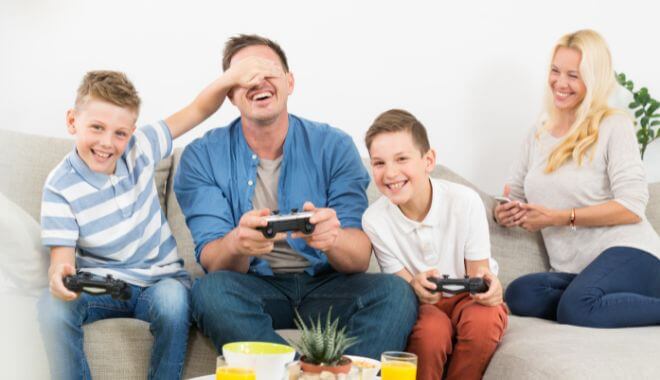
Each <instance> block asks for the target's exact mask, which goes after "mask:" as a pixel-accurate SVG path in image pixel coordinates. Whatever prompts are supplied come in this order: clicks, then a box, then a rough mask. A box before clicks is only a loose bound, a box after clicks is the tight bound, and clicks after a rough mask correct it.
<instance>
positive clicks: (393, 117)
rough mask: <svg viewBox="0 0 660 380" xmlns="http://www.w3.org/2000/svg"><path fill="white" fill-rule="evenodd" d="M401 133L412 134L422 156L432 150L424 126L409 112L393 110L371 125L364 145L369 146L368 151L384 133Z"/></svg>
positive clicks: (380, 116) (386, 112)
mask: <svg viewBox="0 0 660 380" xmlns="http://www.w3.org/2000/svg"><path fill="white" fill-rule="evenodd" d="M401 131H405V132H408V133H410V135H411V136H412V139H413V143H414V144H415V146H416V147H417V148H418V149H419V151H420V152H421V153H422V154H425V153H426V152H428V151H429V149H431V144H429V138H428V136H427V134H426V128H424V125H422V123H421V122H420V121H419V120H417V119H416V118H415V116H413V115H412V114H411V113H410V112H408V111H404V110H399V109H391V110H389V111H385V112H383V113H381V114H380V115H379V116H378V117H377V118H376V120H374V122H373V124H371V127H369V130H367V134H366V136H364V143H365V144H366V145H367V150H369V149H370V148H371V143H372V142H373V141H374V139H375V138H376V136H378V135H380V134H383V133H394V132H401Z"/></svg>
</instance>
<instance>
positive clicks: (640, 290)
mask: <svg viewBox="0 0 660 380" xmlns="http://www.w3.org/2000/svg"><path fill="white" fill-rule="evenodd" d="M504 298H505V300H506V302H507V304H508V306H509V308H510V309H511V312H512V313H513V314H517V315H522V316H530V317H537V318H544V319H550V320H556V321H557V322H559V323H564V324H570V325H578V326H586V327H632V326H649V325H660V260H658V258H657V257H655V256H653V255H651V254H650V253H648V252H645V251H641V250H639V249H635V248H629V247H613V248H609V249H606V250H605V251H603V253H601V254H600V255H599V256H598V257H597V258H596V259H595V260H594V261H593V262H592V263H591V264H589V265H588V266H587V267H586V268H585V269H584V270H583V271H582V272H581V273H580V274H572V273H561V272H549V273H532V274H528V275H526V276H522V277H520V278H518V279H516V280H515V281H513V282H512V283H511V284H510V285H509V287H508V288H507V290H506V294H505V296H504Z"/></svg>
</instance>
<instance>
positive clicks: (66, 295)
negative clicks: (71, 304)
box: [48, 264, 80, 301]
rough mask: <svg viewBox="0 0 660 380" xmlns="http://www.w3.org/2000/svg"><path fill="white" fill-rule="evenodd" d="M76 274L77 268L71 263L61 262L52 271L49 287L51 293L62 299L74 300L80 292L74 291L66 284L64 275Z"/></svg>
mask: <svg viewBox="0 0 660 380" xmlns="http://www.w3.org/2000/svg"><path fill="white" fill-rule="evenodd" d="M75 274H76V268H74V267H73V265H71V264H60V265H57V266H56V267H54V268H53V270H52V271H51V273H50V280H49V281H48V287H49V289H50V293H51V294H52V295H53V296H55V297H57V298H59V299H61V300H62V301H73V300H75V299H76V298H78V296H79V295H80V294H79V293H76V292H72V291H70V290H69V289H67V288H66V287H65V286H64V281H63V279H64V277H66V276H73V275H75Z"/></svg>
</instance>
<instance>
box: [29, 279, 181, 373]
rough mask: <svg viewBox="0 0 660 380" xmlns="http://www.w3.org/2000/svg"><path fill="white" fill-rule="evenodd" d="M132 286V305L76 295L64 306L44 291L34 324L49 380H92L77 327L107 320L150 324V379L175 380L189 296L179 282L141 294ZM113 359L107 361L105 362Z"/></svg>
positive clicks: (104, 297) (159, 284) (163, 282)
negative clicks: (47, 363) (40, 343)
mask: <svg viewBox="0 0 660 380" xmlns="http://www.w3.org/2000/svg"><path fill="white" fill-rule="evenodd" d="M130 286H131V299H130V300H128V301H120V300H114V299H112V297H111V296H109V295H101V296H92V295H89V294H87V293H81V294H80V297H78V298H77V299H75V300H73V301H70V302H66V301H62V300H60V299H58V298H55V297H53V296H52V295H51V294H50V292H48V291H46V292H45V293H44V294H43V295H42V296H41V298H40V299H39V306H38V308H39V323H40V325H41V333H42V336H43V339H44V344H45V347H46V352H47V354H48V360H49V362H50V370H51V376H52V378H54V379H91V374H90V370H89V365H88V364H87V359H86V358H85V352H84V351H83V329H82V325H84V324H88V323H92V322H94V321H98V320H100V319H107V318H137V319H140V320H143V321H145V322H149V330H150V331H151V334H152V335H153V336H154V344H153V348H152V351H151V362H150V364H149V373H148V378H149V379H180V378H181V372H182V369H183V361H184V359H185V356H186V348H187V344H188V331H189V330H190V323H191V321H190V291H189V290H188V288H187V287H186V286H185V285H183V284H182V283H181V282H180V281H178V280H175V279H165V280H161V281H159V282H157V283H156V284H154V285H152V286H149V287H146V288H142V287H139V286H135V285H130ZM108 359H112V358H108Z"/></svg>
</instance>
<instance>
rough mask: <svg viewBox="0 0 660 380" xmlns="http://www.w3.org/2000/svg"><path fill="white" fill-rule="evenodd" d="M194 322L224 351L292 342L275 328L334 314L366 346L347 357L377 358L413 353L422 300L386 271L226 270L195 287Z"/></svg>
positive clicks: (362, 345)
mask: <svg viewBox="0 0 660 380" xmlns="http://www.w3.org/2000/svg"><path fill="white" fill-rule="evenodd" d="M192 304H193V317H194V319H195V321H196V322H197V325H198V326H199V328H200V329H201V331H202V332H203V333H204V334H205V335H207V336H209V337H210V338H211V340H212V341H213V343H214V345H215V347H216V349H217V350H218V352H221V351H222V346H223V345H224V344H225V343H228V342H234V341H265V342H274V343H284V344H287V343H286V342H285V341H284V339H282V337H280V336H279V335H278V334H277V333H276V332H275V329H290V328H295V325H294V322H293V320H294V316H295V313H294V310H297V311H298V312H299V313H300V316H301V317H302V319H303V321H305V323H306V324H308V323H309V319H310V318H313V319H314V320H316V319H317V318H318V316H319V315H320V316H321V318H322V321H325V318H326V316H327V313H328V309H329V307H330V306H332V316H333V319H334V318H337V317H338V318H339V319H340V322H339V325H340V326H346V327H347V329H346V330H347V333H348V335H349V336H355V337H357V338H358V339H359V342H358V343H357V344H356V345H354V346H352V347H350V348H349V349H348V351H347V354H354V355H362V356H368V357H371V358H375V359H378V358H379V357H380V354H381V353H382V352H383V351H388V350H398V351H402V350H404V349H405V348H406V341H407V339H408V335H409V334H410V331H411V330H412V327H413V325H414V324H415V321H416V319H417V298H416V297H415V294H414V293H413V291H412V288H411V287H410V285H408V284H407V283H406V282H405V281H404V280H403V279H401V278H399V277H397V276H394V275H386V274H371V273H369V274H367V273H359V274H350V275H345V274H340V273H329V274H320V275H316V276H314V277H312V276H310V275H308V274H306V273H297V274H277V275H275V276H259V275H255V274H244V273H236V272H231V271H219V272H213V273H209V274H207V275H206V276H204V277H202V278H201V279H198V280H197V281H196V282H195V284H194V285H193V289H192Z"/></svg>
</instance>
